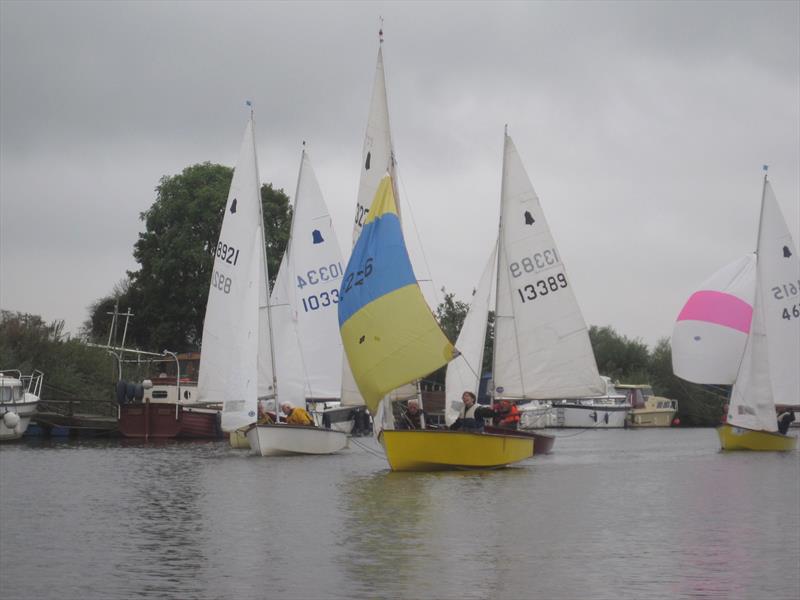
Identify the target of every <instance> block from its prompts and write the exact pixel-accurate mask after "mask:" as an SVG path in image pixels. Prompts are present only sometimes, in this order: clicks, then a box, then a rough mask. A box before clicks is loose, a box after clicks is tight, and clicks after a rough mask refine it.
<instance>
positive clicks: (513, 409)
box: [492, 400, 519, 429]
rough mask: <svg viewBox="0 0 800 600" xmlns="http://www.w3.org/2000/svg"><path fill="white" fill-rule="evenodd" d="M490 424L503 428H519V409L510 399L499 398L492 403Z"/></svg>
mask: <svg viewBox="0 0 800 600" xmlns="http://www.w3.org/2000/svg"><path fill="white" fill-rule="evenodd" d="M492 424H493V425H494V426H495V427H502V428H503V429H517V428H519V409H518V408H517V405H516V404H514V403H513V402H511V400H500V402H499V403H498V404H495V405H494V416H493V417H492Z"/></svg>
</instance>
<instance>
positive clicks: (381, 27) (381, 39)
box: [378, 17, 383, 45]
mask: <svg viewBox="0 0 800 600" xmlns="http://www.w3.org/2000/svg"><path fill="white" fill-rule="evenodd" d="M378 21H380V25H379V26H378V43H379V44H381V45H383V17H378Z"/></svg>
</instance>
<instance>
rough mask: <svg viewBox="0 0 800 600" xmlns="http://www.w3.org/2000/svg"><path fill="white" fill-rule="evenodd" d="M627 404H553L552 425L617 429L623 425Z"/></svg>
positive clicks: (627, 409)
mask: <svg viewBox="0 0 800 600" xmlns="http://www.w3.org/2000/svg"><path fill="white" fill-rule="evenodd" d="M629 410H630V407H629V406H613V405H606V406H603V405H590V404H587V405H576V404H564V405H554V406H553V411H554V413H555V423H554V425H553V426H554V427H566V428H580V429H619V428H623V427H625V417H626V416H627V415H628V411H629Z"/></svg>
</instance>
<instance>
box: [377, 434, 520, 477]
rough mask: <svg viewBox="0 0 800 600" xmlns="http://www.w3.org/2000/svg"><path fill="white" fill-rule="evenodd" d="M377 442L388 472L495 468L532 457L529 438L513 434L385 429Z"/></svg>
mask: <svg viewBox="0 0 800 600" xmlns="http://www.w3.org/2000/svg"><path fill="white" fill-rule="evenodd" d="M380 441H381V443H382V444H383V448H384V450H385V451H386V458H387V459H388V461H389V466H390V467H391V468H392V471H447V470H454V469H495V468H499V467H505V466H507V465H510V464H512V463H515V462H519V461H521V460H525V459H526V458H530V457H531V456H533V438H531V437H522V436H514V435H498V434H492V433H468V432H464V431H449V430H442V429H433V430H431V429H429V430H410V431H392V430H385V431H383V432H382V434H381V438H380Z"/></svg>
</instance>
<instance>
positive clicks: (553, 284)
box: [517, 273, 567, 304]
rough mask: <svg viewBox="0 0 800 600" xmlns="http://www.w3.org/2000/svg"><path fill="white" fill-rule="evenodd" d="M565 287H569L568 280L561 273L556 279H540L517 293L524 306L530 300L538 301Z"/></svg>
mask: <svg viewBox="0 0 800 600" xmlns="http://www.w3.org/2000/svg"><path fill="white" fill-rule="evenodd" d="M565 287H567V278H566V277H565V276H564V274H563V273H559V274H558V275H556V276H554V277H548V278H547V279H540V280H539V281H535V282H534V283H529V284H528V285H526V286H524V287H523V288H521V289H517V293H518V294H519V297H520V299H521V300H522V303H523V304H524V303H525V302H528V301H530V300H536V298H538V297H539V296H546V295H547V294H549V293H551V292H557V291H558V290H561V289H564V288H565Z"/></svg>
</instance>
